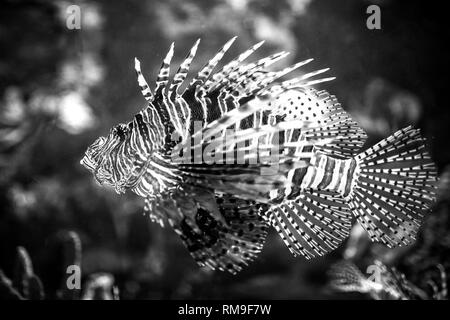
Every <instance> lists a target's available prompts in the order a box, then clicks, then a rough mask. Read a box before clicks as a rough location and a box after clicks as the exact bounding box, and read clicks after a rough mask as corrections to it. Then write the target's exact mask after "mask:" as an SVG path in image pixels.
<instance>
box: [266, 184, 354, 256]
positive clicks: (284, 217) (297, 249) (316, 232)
mask: <svg viewBox="0 0 450 320" xmlns="http://www.w3.org/2000/svg"><path fill="white" fill-rule="evenodd" d="M267 217H268V219H269V220H270V221H271V223H272V225H273V227H274V228H275V229H276V230H277V232H278V233H279V235H280V236H281V238H282V239H283V241H284V243H285V244H286V245H287V247H288V248H289V250H290V251H291V252H292V253H293V254H294V256H296V255H299V254H300V255H303V256H304V257H305V258H307V259H311V258H314V257H317V256H322V255H324V254H326V253H328V252H330V251H332V250H334V249H336V248H337V246H338V245H339V244H340V243H341V242H342V241H343V240H344V239H345V238H346V237H347V236H348V235H349V232H350V228H351V224H350V222H351V214H350V211H349V210H348V209H347V205H346V204H345V203H344V200H343V199H342V198H341V197H340V196H339V195H338V194H336V193H332V192H328V191H317V190H308V191H302V192H300V194H299V195H298V197H296V198H295V199H293V200H284V201H283V202H282V203H280V204H279V205H276V206H273V207H272V208H271V209H270V211H268V212H267Z"/></svg>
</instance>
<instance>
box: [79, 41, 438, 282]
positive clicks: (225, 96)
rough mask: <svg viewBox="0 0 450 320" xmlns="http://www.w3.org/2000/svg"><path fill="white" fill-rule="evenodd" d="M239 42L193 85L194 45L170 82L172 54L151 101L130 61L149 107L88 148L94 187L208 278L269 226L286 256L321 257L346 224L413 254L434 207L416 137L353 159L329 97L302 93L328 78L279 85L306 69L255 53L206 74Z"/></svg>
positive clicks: (235, 266)
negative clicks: (149, 224) (131, 201)
mask: <svg viewBox="0 0 450 320" xmlns="http://www.w3.org/2000/svg"><path fill="white" fill-rule="evenodd" d="M235 39H236V37H235V38H233V39H231V40H230V41H228V42H227V43H226V44H225V45H224V46H223V47H222V48H221V49H220V50H219V52H218V53H217V54H216V55H215V56H214V57H213V58H212V59H211V60H210V61H209V62H207V63H206V65H205V66H204V67H203V68H201V69H200V71H199V72H198V74H197V75H196V76H195V77H193V79H192V81H190V82H189V84H187V82H186V84H184V82H185V80H186V78H187V75H188V71H189V67H190V65H191V62H192V60H193V58H194V56H195V54H196V51H197V48H198V45H199V40H198V41H197V42H196V43H195V44H194V46H193V47H192V49H191V50H190V51H189V53H188V54H187V56H186V58H185V60H184V61H183V62H182V63H181V65H180V67H179V69H178V71H177V72H176V74H175V75H174V76H173V79H172V80H171V81H169V74H170V62H171V59H172V56H173V53H174V43H172V45H171V46H170V49H169V52H168V53H167V55H166V57H165V59H164V61H163V64H162V67H161V69H160V71H159V74H158V77H157V80H156V88H155V89H154V90H151V89H150V87H149V86H148V84H147V82H146V80H145V79H144V77H143V75H142V72H141V68H140V62H139V61H138V60H137V59H135V69H136V73H137V80H138V83H139V86H140V89H141V91H142V94H143V96H144V98H145V99H146V100H147V103H148V104H147V106H146V107H145V108H144V109H143V110H141V111H140V112H139V113H137V114H136V115H135V116H134V118H133V120H132V121H130V122H129V123H122V124H118V125H116V126H115V127H113V128H112V129H111V131H110V133H109V135H108V136H106V137H99V138H98V139H97V140H95V142H94V143H93V144H92V145H90V146H89V147H88V149H87V151H86V153H85V156H84V158H83V159H82V160H81V164H82V165H83V166H85V167H86V168H87V169H88V170H90V171H91V172H92V174H93V175H94V177H95V179H96V180H97V182H99V183H100V184H106V185H109V186H112V187H113V188H114V189H115V191H116V192H117V193H119V194H120V193H124V192H125V191H126V190H131V191H132V192H134V193H136V194H137V195H139V196H141V197H143V198H145V208H144V212H145V213H146V214H148V215H149V216H150V218H151V219H152V221H154V222H157V223H159V224H160V225H161V226H164V224H165V223H167V222H168V224H169V225H170V226H171V227H172V228H173V229H174V230H175V232H176V233H177V234H178V235H179V236H180V237H181V239H182V241H183V243H184V244H185V246H186V247H187V249H188V250H189V252H190V253H191V255H192V256H193V258H194V259H195V260H196V261H197V263H198V264H199V265H200V266H207V267H209V268H211V269H219V270H222V271H224V270H226V271H229V272H231V273H233V274H235V273H236V272H238V271H240V270H241V269H242V268H243V267H244V266H246V265H247V264H248V263H249V262H250V261H252V260H253V259H254V258H255V257H256V256H257V254H258V253H259V252H260V251H261V249H262V247H263V243H264V241H265V238H266V235H267V232H268V228H269V226H272V227H274V228H275V229H276V231H277V232H278V234H279V235H280V236H281V238H282V240H283V241H284V243H285V244H286V245H287V247H288V248H289V250H290V251H291V253H293V254H294V255H302V256H304V257H305V258H307V259H311V258H314V257H317V256H322V255H324V254H326V253H328V252H330V251H331V250H333V249H335V248H337V246H338V245H339V244H340V243H341V242H342V241H343V240H345V239H346V237H347V236H348V235H349V230H350V227H351V221H352V216H353V215H354V216H356V220H357V221H358V222H359V223H360V224H361V225H362V226H363V227H364V229H365V230H366V231H367V232H368V234H369V235H370V237H371V239H372V240H373V241H379V242H382V243H384V244H386V245H387V246H389V247H394V246H401V245H407V244H409V243H411V242H412V241H413V240H414V237H415V235H416V232H417V230H418V228H419V226H420V223H421V220H422V218H423V216H424V214H425V213H426V212H427V211H428V209H429V208H430V206H431V204H432V203H433V201H434V198H435V186H434V185H435V180H436V169H435V165H434V164H433V162H432V160H431V159H430V156H429V154H428V153H427V151H426V150H425V146H424V139H423V138H422V137H421V136H420V133H419V130H416V129H413V128H412V127H407V128H405V129H402V130H400V131H398V132H396V133H394V134H393V135H392V136H390V137H388V138H387V139H385V140H382V141H381V142H379V143H377V144H376V145H374V146H373V147H371V148H369V149H367V150H365V151H363V152H360V149H361V147H362V146H363V144H364V142H365V139H366V137H367V136H366V133H365V132H364V131H363V129H362V128H360V127H359V126H358V124H357V123H356V122H355V121H354V120H352V119H351V117H350V116H349V114H348V113H346V112H345V111H344V110H343V108H342V107H341V105H340V104H339V103H338V101H337V99H336V97H335V96H333V95H330V94H329V93H327V92H326V91H323V90H322V91H318V90H316V89H314V88H313V87H312V86H313V85H315V84H317V83H320V82H324V81H328V80H332V79H334V78H321V79H316V78H313V77H314V76H316V75H318V74H321V73H323V72H324V71H327V70H328V69H322V70H318V71H314V72H310V73H306V74H303V75H302V76H298V77H295V78H292V79H289V80H283V81H281V80H280V78H282V77H284V76H286V75H287V74H288V73H290V72H292V71H294V70H295V69H297V68H299V67H301V66H303V65H305V64H307V63H309V62H310V61H312V59H308V60H305V61H302V62H299V63H297V64H294V65H292V66H290V67H287V68H285V69H282V70H280V71H271V69H269V68H268V67H269V66H270V65H272V64H274V63H275V62H277V61H279V60H280V59H282V58H284V57H286V55H287V54H288V53H287V52H280V53H276V54H274V55H271V56H268V57H265V58H262V59H259V60H257V61H255V62H245V61H246V59H247V58H248V57H249V56H250V55H251V54H252V53H254V52H255V51H256V50H257V49H258V48H259V47H260V46H261V45H262V44H263V42H260V43H258V44H256V45H254V46H253V47H251V48H250V49H248V50H247V51H245V52H243V53H242V54H240V55H238V56H237V57H236V58H235V59H233V60H231V62H229V63H226V64H224V66H223V68H222V69H221V70H220V71H217V72H215V73H214V72H213V70H214V69H215V67H216V66H217V65H218V63H219V62H220V61H221V59H222V58H223V56H224V54H225V53H226V52H227V50H228V49H229V48H230V46H231V45H232V43H233V42H234V40H235ZM314 79H316V80H314ZM223 137H225V139H222V138H223ZM174 155H175V156H174ZM199 155H200V156H199ZM179 159H184V160H186V159H187V160H189V159H190V161H179ZM206 159H214V160H215V161H206ZM224 159H226V160H227V161H225V160H224ZM230 159H231V160H230Z"/></svg>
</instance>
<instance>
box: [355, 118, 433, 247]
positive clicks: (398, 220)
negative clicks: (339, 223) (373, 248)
mask: <svg viewBox="0 0 450 320" xmlns="http://www.w3.org/2000/svg"><path fill="white" fill-rule="evenodd" d="M355 160H356V162H357V164H358V165H357V168H358V169H357V170H356V172H355V180H354V182H353V188H352V191H351V192H350V194H349V195H348V197H347V198H346V199H347V201H348V203H349V207H350V209H351V210H352V212H353V213H354V214H355V215H356V217H357V220H358V222H359V223H360V224H361V225H362V226H363V227H364V229H365V230H366V231H367V232H368V233H369V236H370V238H371V239H372V241H377V242H378V241H381V242H382V243H384V244H385V245H387V246H388V247H395V246H401V245H407V244H410V243H411V242H413V241H414V240H415V236H416V234H417V231H418V229H419V227H420V223H421V220H422V218H423V216H424V214H425V213H426V212H427V211H428V210H429V209H430V207H431V206H432V204H433V202H434V201H435V198H436V186H435V185H436V181H437V172H436V167H435V165H434V163H433V161H432V160H431V158H430V156H429V154H428V153H427V152H426V151H425V144H424V139H423V138H422V137H421V136H420V131H419V130H416V129H413V128H412V127H411V126H410V127H407V128H404V129H402V130H399V131H397V132H396V133H394V134H393V135H392V136H390V137H388V138H386V139H384V140H382V141H380V142H379V143H377V144H376V145H374V146H373V147H372V148H369V149H368V150H366V151H365V152H363V153H360V154H359V155H357V156H356V157H355Z"/></svg>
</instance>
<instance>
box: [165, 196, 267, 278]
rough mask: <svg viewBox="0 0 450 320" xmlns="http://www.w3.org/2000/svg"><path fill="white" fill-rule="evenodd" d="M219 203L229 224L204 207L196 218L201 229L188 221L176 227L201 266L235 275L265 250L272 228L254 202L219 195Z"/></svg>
mask: <svg viewBox="0 0 450 320" xmlns="http://www.w3.org/2000/svg"><path fill="white" fill-rule="evenodd" d="M216 201H217V207H218V208H219V210H220V213H221V215H222V216H223V218H224V220H225V223H223V222H221V221H218V220H217V219H215V218H214V217H213V214H212V213H211V212H210V211H208V210H206V209H205V208H202V207H201V206H200V207H199V208H198V209H197V212H196V215H195V224H196V227H197V228H198V230H195V229H194V228H193V226H192V224H191V223H190V222H189V221H188V219H186V218H184V219H182V220H180V221H179V222H178V223H176V224H174V225H173V228H174V229H175V231H176V233H177V234H178V235H179V236H180V237H181V239H182V240H183V243H184V244H185V246H186V247H187V249H188V250H189V252H190V254H191V255H192V257H193V258H194V259H195V261H196V262H197V263H198V264H199V265H200V266H207V267H209V268H211V269H213V270H214V269H219V270H221V271H225V270H226V271H228V272H230V273H232V274H235V273H237V272H239V271H240V270H241V269H242V268H243V267H245V266H246V265H248V263H249V262H251V261H252V260H253V259H254V258H255V257H256V256H257V254H258V253H259V252H260V251H261V249H262V247H263V244H264V241H265V238H266V235H267V229H268V225H267V223H266V222H265V221H264V219H263V218H262V217H260V216H259V215H258V212H257V208H256V206H255V204H254V203H251V202H249V201H245V200H240V199H237V198H234V197H232V196H229V195H221V196H216Z"/></svg>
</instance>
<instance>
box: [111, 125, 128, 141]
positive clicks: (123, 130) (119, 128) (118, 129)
mask: <svg viewBox="0 0 450 320" xmlns="http://www.w3.org/2000/svg"><path fill="white" fill-rule="evenodd" d="M111 133H112V134H113V135H115V136H118V137H119V138H120V139H121V140H123V139H125V137H126V135H127V133H128V126H127V125H125V124H123V123H119V124H118V125H116V126H114V127H113V128H112V129H111Z"/></svg>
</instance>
